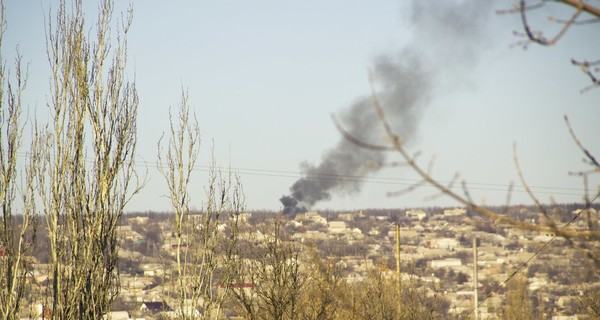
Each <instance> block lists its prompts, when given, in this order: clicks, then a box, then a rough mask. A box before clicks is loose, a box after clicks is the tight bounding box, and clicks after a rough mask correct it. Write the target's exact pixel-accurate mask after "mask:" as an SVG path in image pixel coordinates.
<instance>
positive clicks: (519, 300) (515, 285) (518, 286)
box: [502, 275, 533, 320]
mask: <svg viewBox="0 0 600 320" xmlns="http://www.w3.org/2000/svg"><path fill="white" fill-rule="evenodd" d="M532 313H533V306H532V303H531V299H530V297H529V292H528V291H527V279H526V278H525V276H523V275H519V276H517V277H515V278H513V279H511V280H510V281H509V282H508V292H507V294H506V302H505V304H504V311H503V312H502V319H507V320H508V319H510V320H519V319H524V320H525V319H531V317H532Z"/></svg>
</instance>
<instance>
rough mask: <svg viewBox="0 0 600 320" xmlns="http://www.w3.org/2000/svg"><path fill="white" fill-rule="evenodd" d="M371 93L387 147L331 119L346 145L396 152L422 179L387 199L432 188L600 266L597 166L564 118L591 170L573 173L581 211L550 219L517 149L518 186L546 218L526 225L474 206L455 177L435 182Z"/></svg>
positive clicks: (496, 220)
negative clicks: (580, 186) (593, 181)
mask: <svg viewBox="0 0 600 320" xmlns="http://www.w3.org/2000/svg"><path fill="white" fill-rule="evenodd" d="M372 92H373V93H372V95H371V97H372V102H373V107H374V109H375V111H376V112H377V114H378V116H379V121H380V124H381V126H382V127H383V128H384V130H385V133H386V135H387V140H388V141H389V144H387V145H377V144H373V143H367V142H364V141H362V140H361V138H360V137H355V136H353V135H352V134H351V133H349V132H348V131H346V130H345V129H344V127H343V126H342V125H341V124H340V123H339V122H338V121H337V120H336V118H335V117H334V122H335V124H336V126H337V128H338V130H339V131H340V132H341V134H342V135H343V136H344V137H345V138H346V139H348V140H349V141H351V142H352V143H354V144H356V145H357V146H359V147H362V148H365V149H368V150H373V151H395V152H397V153H398V154H399V155H400V157H401V159H402V161H403V164H404V165H406V166H407V167H409V168H410V169H411V170H413V171H414V172H415V173H417V175H418V176H419V177H420V178H421V180H420V181H418V182H417V183H416V184H414V185H412V186H410V187H408V188H406V189H405V190H400V191H398V192H391V193H390V195H402V194H405V193H407V192H410V191H413V190H415V189H417V188H419V187H421V186H423V185H431V186H433V187H434V188H435V189H436V190H438V192H439V194H437V195H434V197H437V196H440V195H445V196H448V197H450V198H452V199H454V200H456V201H457V202H458V203H460V204H462V205H464V206H465V207H466V208H468V209H469V210H471V211H472V212H475V213H478V214H479V215H481V216H482V217H485V218H487V219H489V220H490V221H493V222H495V223H500V224H507V225H510V226H513V227H517V228H520V229H523V230H530V231H537V232H542V233H544V234H554V235H555V236H558V237H562V238H564V239H565V240H567V241H568V243H569V244H570V245H571V246H572V247H573V248H575V249H577V250H581V251H583V252H585V253H586V255H587V256H588V257H589V258H591V259H593V260H594V261H596V263H598V264H600V255H598V252H597V251H596V250H595V249H594V248H593V245H594V244H597V243H600V231H599V230H598V227H597V224H598V222H597V217H596V215H597V212H596V210H594V208H593V204H594V203H596V202H598V201H599V200H600V186H599V187H597V188H596V189H595V190H594V189H590V186H589V185H588V181H589V179H588V178H589V176H590V175H593V174H598V173H599V172H600V163H599V162H598V161H597V160H596V159H595V157H594V156H593V155H592V154H591V152H589V151H588V149H586V148H585V147H584V145H583V144H582V143H581V141H580V140H579V139H578V138H577V136H576V135H575V133H574V131H573V129H572V127H571V125H570V123H569V121H568V119H567V117H565V121H566V124H567V128H568V130H569V132H570V133H571V135H572V137H573V139H574V141H575V144H576V145H577V146H578V147H579V148H580V149H581V151H582V153H583V154H584V157H585V159H586V162H587V164H588V165H589V166H590V167H591V170H584V171H580V172H575V173H572V174H573V175H576V176H581V177H582V180H583V183H584V188H585V189H584V190H585V194H584V195H583V198H584V202H583V203H582V204H581V209H580V210H578V211H576V212H575V213H574V215H573V216H572V218H571V219H570V220H569V221H567V223H564V224H562V223H560V221H556V220H555V219H554V218H553V217H552V215H551V213H550V211H549V210H548V208H547V207H546V206H544V205H543V204H542V203H541V201H540V200H539V199H538V198H537V196H536V195H535V194H534V192H533V191H532V190H531V188H529V184H528V183H527V181H526V179H525V176H524V174H523V172H522V171H521V169H520V166H519V161H518V157H517V151H516V146H515V148H514V157H513V159H514V162H515V167H516V170H517V173H518V174H519V177H520V180H521V184H522V185H523V187H524V188H525V190H526V191H527V193H528V195H529V196H530V198H531V199H532V200H533V201H534V203H535V204H536V207H537V208H538V210H540V212H541V213H542V215H543V216H544V218H545V219H544V221H542V223H541V224H540V223H532V222H528V221H525V220H519V219H516V218H513V217H510V216H509V215H507V214H506V212H494V211H493V210H491V209H489V208H486V207H485V206H483V205H480V204H478V203H476V202H475V201H474V200H473V199H472V198H471V196H470V193H469V190H468V187H467V182H465V181H463V182H462V192H461V191H457V190H456V189H455V188H454V187H455V184H457V182H458V181H457V180H458V178H459V176H458V175H456V176H455V177H454V179H452V180H451V181H450V182H449V183H448V184H442V183H441V182H440V181H438V180H437V179H435V178H434V177H433V176H432V175H431V170H432V165H433V161H431V162H430V163H429V166H428V168H427V169H425V168H424V167H423V166H421V164H420V163H419V161H418V160H417V157H418V154H415V155H411V154H409V152H408V151H407V149H406V147H405V141H404V140H403V139H402V137H401V136H399V135H398V134H397V133H396V132H395V131H394V130H393V129H392V126H391V124H390V123H389V122H388V119H387V117H386V115H385V113H384V111H383V108H382V106H381V104H380V102H379V99H378V97H377V94H376V93H375V90H374V89H373V91H372ZM397 164H398V163H394V165H397ZM510 189H511V190H512V185H511V188H510ZM509 195H510V191H509ZM579 218H584V219H587V222H588V229H587V230H578V229H574V228H571V227H572V224H573V222H575V221H576V220H577V219H579ZM590 244H591V246H590ZM519 270H520V269H519Z"/></svg>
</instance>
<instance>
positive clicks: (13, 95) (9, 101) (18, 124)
mask: <svg viewBox="0 0 600 320" xmlns="http://www.w3.org/2000/svg"><path fill="white" fill-rule="evenodd" d="M5 30H6V19H5V7H4V2H3V1H2V2H1V3H0V46H1V44H2V40H3V39H2V38H3V35H4V31H5ZM14 63H15V64H14V66H15V76H14V79H13V80H11V79H10V70H9V69H8V68H7V67H6V65H5V62H4V59H3V55H2V51H1V48H0V201H1V203H2V208H1V209H0V210H1V212H2V224H0V305H1V306H2V307H1V308H0V316H1V317H2V318H3V319H18V318H19V311H20V309H21V307H22V306H23V304H24V302H26V301H27V300H26V298H27V297H26V296H25V294H26V289H27V287H28V286H29V281H30V280H31V279H30V278H29V276H30V272H31V267H32V261H30V258H31V256H30V255H31V253H32V249H33V240H34V238H35V226H36V219H35V217H36V216H35V202H34V198H33V194H34V189H35V176H34V171H33V168H34V167H35V165H36V162H37V161H38V160H39V158H38V155H37V154H35V153H28V155H29V157H28V158H27V161H26V163H25V164H24V166H20V164H19V156H20V152H22V150H23V148H22V142H23V135H22V133H23V129H24V121H23V119H22V112H23V101H22V96H23V92H24V90H25V86H26V83H27V74H26V70H24V69H23V64H22V62H21V55H20V54H19V52H18V50H17V56H16V58H15V62H14ZM32 147H33V146H32ZM34 151H35V150H34ZM23 176H24V177H23ZM18 196H20V198H21V201H20V205H19V201H18V200H17V197H18Z"/></svg>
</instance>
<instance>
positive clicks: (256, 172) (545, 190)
mask: <svg viewBox="0 0 600 320" xmlns="http://www.w3.org/2000/svg"><path fill="white" fill-rule="evenodd" d="M18 156H19V157H29V155H28V154H27V153H19V154H18ZM86 162H87V163H90V164H93V159H91V158H89V157H88V158H86ZM135 166H136V167H143V168H154V169H159V168H160V167H161V166H166V165H165V164H164V163H159V162H157V161H146V160H142V159H140V158H138V159H135ZM211 170H212V169H211V167H210V166H208V165H196V166H195V167H194V168H192V171H195V172H210V171H211ZM214 170H218V171H226V172H235V173H238V174H240V175H253V176H264V177H276V178H291V179H301V178H304V179H309V180H323V181H340V182H355V183H365V184H383V185H398V186H413V185H415V184H417V183H419V182H421V181H422V180H420V179H409V178H399V177H373V176H367V175H348V174H338V173H305V172H299V171H287V170H274V169H260V168H247V167H224V166H216V167H214ZM438 182H440V183H441V184H449V183H450V181H443V180H438ZM468 185H469V190H478V191H494V192H508V191H509V186H508V185H507V184H498V183H485V182H469V183H468ZM529 188H530V189H532V190H534V191H535V193H537V194H552V195H567V196H579V195H581V194H582V193H583V192H584V191H585V190H584V189H582V188H571V187H556V186H540V185H537V186H529ZM511 192H519V193H525V192H526V190H525V188H523V187H519V186H513V187H512V190H511Z"/></svg>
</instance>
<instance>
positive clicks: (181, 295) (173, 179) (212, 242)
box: [158, 91, 244, 319]
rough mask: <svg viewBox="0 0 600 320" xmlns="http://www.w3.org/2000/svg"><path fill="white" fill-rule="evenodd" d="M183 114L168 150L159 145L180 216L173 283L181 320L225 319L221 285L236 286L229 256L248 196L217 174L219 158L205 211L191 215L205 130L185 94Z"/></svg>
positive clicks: (160, 164) (233, 181) (174, 125)
mask: <svg viewBox="0 0 600 320" xmlns="http://www.w3.org/2000/svg"><path fill="white" fill-rule="evenodd" d="M178 111H179V117H178V119H177V120H176V121H175V120H174V119H173V117H172V115H171V118H170V130H171V131H170V138H169V142H168V146H167V149H166V151H163V150H162V147H161V143H160V142H159V153H158V167H159V170H160V172H161V173H162V174H163V176H164V177H165V180H166V182H167V186H168V190H169V199H170V200H171V206H172V208H173V210H174V213H175V216H174V220H175V221H174V227H175V238H176V240H177V244H176V252H175V259H176V262H175V270H173V271H174V276H173V277H172V279H174V280H173V282H174V284H175V282H176V289H175V290H174V295H175V303H176V304H177V306H178V308H177V309H178V310H177V311H176V312H177V316H178V317H179V318H180V319H197V318H200V317H202V318H203V319H207V318H219V317H220V315H221V313H222V305H223V302H224V299H225V297H226V294H227V290H228V288H229V286H227V285H225V286H221V287H223V288H224V289H225V290H219V285H218V283H217V282H221V284H223V283H230V282H231V280H230V278H231V276H232V271H231V269H230V266H231V264H230V263H228V261H227V257H228V256H230V252H231V250H232V248H233V246H235V244H236V241H237V240H236V239H237V234H238V226H239V224H238V223H239V221H238V215H239V214H240V213H241V212H242V210H243V208H244V197H243V191H242V188H241V183H240V181H239V178H238V177H235V179H234V177H233V176H232V174H231V173H229V174H225V175H224V174H223V173H221V172H219V171H217V169H216V164H215V161H214V157H213V160H212V164H211V167H210V172H209V178H208V186H207V187H206V195H205V205H204V208H203V209H202V210H201V211H200V212H192V211H191V210H190V205H189V203H190V194H189V184H190V182H191V180H192V175H193V173H194V171H195V170H196V162H197V160H198V156H199V150H200V149H199V148H200V127H199V125H198V122H197V120H196V117H195V115H194V116H193V117H191V116H190V110H189V105H188V95H187V93H186V92H185V91H182V94H181V101H180V104H179V110H178ZM163 153H165V155H163ZM225 229H227V230H225Z"/></svg>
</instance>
